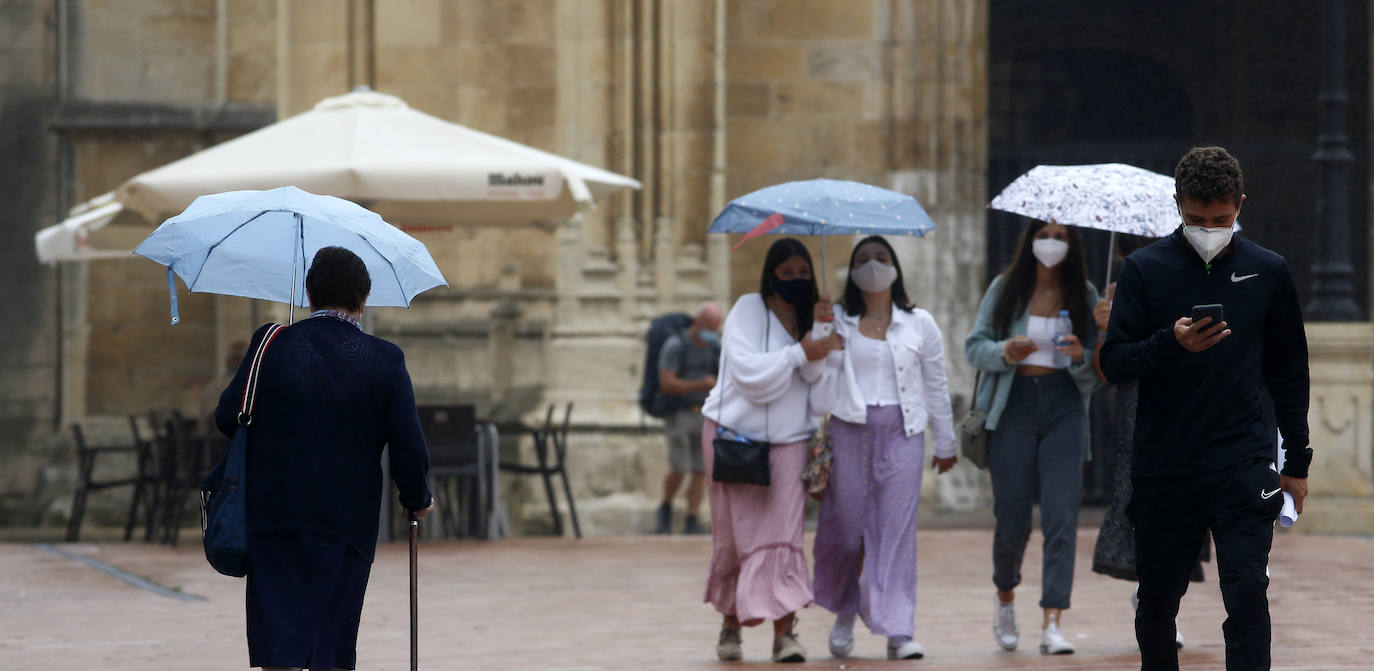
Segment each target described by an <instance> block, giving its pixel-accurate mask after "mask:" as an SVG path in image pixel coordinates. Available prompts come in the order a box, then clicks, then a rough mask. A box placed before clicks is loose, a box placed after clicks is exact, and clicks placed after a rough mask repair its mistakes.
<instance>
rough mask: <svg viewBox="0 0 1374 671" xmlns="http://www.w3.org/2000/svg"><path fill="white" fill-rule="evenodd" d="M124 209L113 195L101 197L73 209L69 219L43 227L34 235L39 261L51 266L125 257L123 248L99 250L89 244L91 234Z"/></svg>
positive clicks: (108, 194)
mask: <svg viewBox="0 0 1374 671" xmlns="http://www.w3.org/2000/svg"><path fill="white" fill-rule="evenodd" d="M123 210H124V206H122V205H120V204H119V201H117V200H115V197H114V192H110V193H105V194H101V195H100V196H97V197H95V198H92V199H91V200H88V201H86V202H85V203H82V204H81V205H78V206H76V207H74V208H72V211H71V213H70V216H68V217H67V218H66V219H65V220H63V221H62V223H59V224H56V225H53V226H49V227H47V228H44V229H43V230H41V231H39V232H38V233H36V234H35V235H34V236H33V246H34V251H35V252H36V253H37V254H38V260H39V261H41V262H43V263H52V262H54V261H88V260H94V259H113V258H120V259H125V258H128V257H129V252H128V251H126V250H125V249H101V248H98V247H96V246H94V245H92V244H91V233H94V232H95V231H98V230H100V229H101V228H104V227H105V225H106V224H109V223H110V222H111V221H113V220H114V218H115V217H117V216H119V213H120V212H122V211H123ZM126 249H127V248H126Z"/></svg>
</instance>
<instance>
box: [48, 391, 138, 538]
mask: <svg viewBox="0 0 1374 671" xmlns="http://www.w3.org/2000/svg"><path fill="white" fill-rule="evenodd" d="M71 429H72V440H73V444H74V446H75V448H76V461H77V484H76V491H75V492H74V493H73V495H72V511H71V516H70V517H69V518H68V519H67V535H66V540H67V542H68V543H73V542H76V541H77V540H78V539H79V538H80V535H81V522H82V520H83V519H84V518H85V516H86V498H87V496H88V495H89V494H90V493H91V492H93V491H100V490H104V489H110V488H112V487H133V495H132V497H131V501H130V503H129V516H128V520H127V521H126V522H125V524H124V540H125V541H128V540H129V539H130V538H132V537H133V533H134V521H135V520H136V519H137V512H138V506H139V503H140V502H141V501H142V499H143V494H144V489H145V487H146V486H147V485H148V480H147V477H146V472H145V467H146V460H147V458H148V449H147V447H146V445H145V444H144V443H141V442H140V441H139V440H138V439H137V437H136V436H134V435H133V433H132V432H131V431H130V427H129V425H128V423H127V420H126V419H124V418H94V417H88V418H84V419H81V420H79V421H76V422H73V423H72V426H71ZM102 454H105V455H110V454H133V455H134V458H135V466H134V472H133V473H132V474H130V475H128V476H126V477H122V478H115V479H113V480H96V479H95V478H94V474H95V464H96V459H97V457H99V456H100V455H102Z"/></svg>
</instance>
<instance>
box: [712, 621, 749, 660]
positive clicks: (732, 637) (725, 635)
mask: <svg viewBox="0 0 1374 671" xmlns="http://www.w3.org/2000/svg"><path fill="white" fill-rule="evenodd" d="M716 657H719V658H720V661H722V662H738V661H739V660H741V659H744V647H743V645H742V641H741V640H740V630H739V628H738V627H736V628H733V629H731V628H729V627H721V628H720V642H718V643H716Z"/></svg>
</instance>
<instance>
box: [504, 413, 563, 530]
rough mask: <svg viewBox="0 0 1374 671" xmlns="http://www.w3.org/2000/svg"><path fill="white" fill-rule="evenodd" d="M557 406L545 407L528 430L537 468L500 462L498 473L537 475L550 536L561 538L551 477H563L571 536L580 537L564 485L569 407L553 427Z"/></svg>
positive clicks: (561, 517)
mask: <svg viewBox="0 0 1374 671" xmlns="http://www.w3.org/2000/svg"><path fill="white" fill-rule="evenodd" d="M556 409H557V405H555V404H552V403H551V404H549V409H548V412H546V413H545V414H544V425H543V426H542V427H540V428H536V429H532V430H531V431H530V434H531V436H532V437H533V438H534V456H535V458H536V459H537V460H538V462H539V463H538V464H537V465H526V464H517V463H510V462H501V470H503V471H510V472H512V473H521V474H525V475H539V476H540V477H541V478H543V480H544V493H545V495H547V496H548V498H549V513H550V514H551V515H552V516H553V532H554V535H557V536H562V535H563V516H562V515H560V514H559V512H558V499H557V497H555V495H554V493H553V476H555V475H557V476H560V477H562V478H563V495H564V496H565V497H566V498H567V499H568V514H569V516H570V517H571V518H572V524H573V534H574V535H576V536H577V537H578V538H581V537H582V525H581V524H580V523H579V522H578V520H577V505H576V504H575V503H574V502H573V495H572V487H571V486H570V485H569V484H568V468H567V454H568V427H569V426H570V424H571V422H572V411H573V404H572V402H569V403H568V405H567V407H566V408H565V409H564V411H563V423H562V425H561V426H557V427H555V426H554V423H553V414H554V411H555V410H556Z"/></svg>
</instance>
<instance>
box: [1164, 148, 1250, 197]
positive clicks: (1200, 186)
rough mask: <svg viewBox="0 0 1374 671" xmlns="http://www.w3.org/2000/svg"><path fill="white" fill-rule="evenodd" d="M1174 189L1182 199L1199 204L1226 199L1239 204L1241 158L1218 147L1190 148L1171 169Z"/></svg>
mask: <svg viewBox="0 0 1374 671" xmlns="http://www.w3.org/2000/svg"><path fill="white" fill-rule="evenodd" d="M1174 190H1175V191H1177V192H1178V195H1179V196H1180V197H1182V198H1190V199H1192V200H1196V201H1198V202H1200V203H1204V204H1206V203H1212V202H1216V201H1226V202H1230V203H1235V204H1237V205H1239V204H1240V197H1241V195H1242V194H1244V193H1245V176H1244V175H1243V174H1241V171H1240V161H1237V160H1236V158H1235V157H1234V156H1232V155H1231V154H1230V152H1227V151H1226V150H1225V149H1223V148H1221V147H1193V148H1192V149H1190V150H1189V151H1188V153H1187V154H1184V155H1183V158H1181V159H1179V161H1178V166H1177V167H1176V168H1174Z"/></svg>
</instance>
